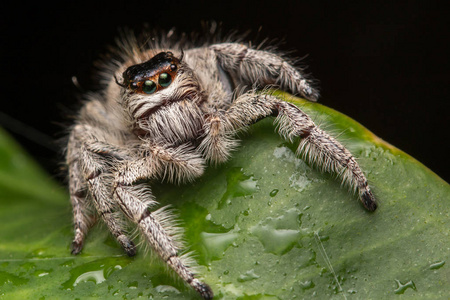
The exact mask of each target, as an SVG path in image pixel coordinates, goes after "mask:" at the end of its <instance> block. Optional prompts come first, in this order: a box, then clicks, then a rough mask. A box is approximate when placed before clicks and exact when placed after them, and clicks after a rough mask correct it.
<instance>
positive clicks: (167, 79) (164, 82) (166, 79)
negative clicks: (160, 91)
mask: <svg viewBox="0 0 450 300" xmlns="http://www.w3.org/2000/svg"><path fill="white" fill-rule="evenodd" d="M158 83H159V85H160V86H162V87H167V86H169V84H171V83H172V77H171V76H170V75H169V74H167V73H161V74H160V75H159V79H158Z"/></svg>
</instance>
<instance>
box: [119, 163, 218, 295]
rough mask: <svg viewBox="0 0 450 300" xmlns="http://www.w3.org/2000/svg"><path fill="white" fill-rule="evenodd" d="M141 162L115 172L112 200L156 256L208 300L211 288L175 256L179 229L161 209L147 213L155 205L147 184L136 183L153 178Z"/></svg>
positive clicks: (188, 262)
mask: <svg viewBox="0 0 450 300" xmlns="http://www.w3.org/2000/svg"><path fill="white" fill-rule="evenodd" d="M143 162H144V161H143V160H136V161H131V162H127V163H126V164H124V166H123V167H122V168H121V169H120V170H119V171H118V172H117V174H116V179H115V183H114V198H115V201H116V202H117V203H118V205H119V207H120V208H121V210H122V211H123V213H124V214H125V215H126V216H127V217H128V218H129V219H130V220H131V221H132V222H133V223H135V224H136V225H137V226H138V228H139V230H140V231H141V233H142V234H143V236H144V237H145V238H146V240H147V241H148V243H149V244H150V246H151V247H152V249H153V250H154V251H155V252H156V253H157V254H158V256H159V257H160V258H161V259H162V260H163V261H164V262H166V263H167V264H168V265H169V266H170V267H171V268H172V269H173V270H174V271H175V272H176V273H177V274H178V275H179V276H180V277H181V278H182V279H183V280H184V281H185V282H186V283H187V284H189V285H190V286H192V287H193V288H194V289H195V290H196V291H197V292H198V293H200V295H201V296H202V297H203V298H204V299H212V298H213V292H212V290H211V288H210V287H209V286H208V285H207V284H205V283H203V282H201V281H199V280H198V279H197V278H195V274H194V271H193V270H192V269H191V266H190V265H191V264H192V261H191V260H190V259H189V257H188V256H187V255H180V254H179V252H180V251H181V250H182V248H183V245H182V242H181V236H180V235H181V232H180V228H179V227H176V226H174V224H173V222H172V217H171V216H170V215H169V214H168V213H167V212H166V211H165V210H164V208H163V209H159V210H157V211H151V210H150V209H151V207H153V206H155V204H156V202H155V201H154V200H153V197H152V195H151V191H150V189H149V187H148V185H147V184H144V183H139V182H141V181H142V180H143V179H145V178H147V179H148V178H151V176H153V175H152V174H149V173H148V172H147V171H146V170H145V169H143V168H139V166H140V165H141V164H142V163H143ZM148 176H150V177H148Z"/></svg>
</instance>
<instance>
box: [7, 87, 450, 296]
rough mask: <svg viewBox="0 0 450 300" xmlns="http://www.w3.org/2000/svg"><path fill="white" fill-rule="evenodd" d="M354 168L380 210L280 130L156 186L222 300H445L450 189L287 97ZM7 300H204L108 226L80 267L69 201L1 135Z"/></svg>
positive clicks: (379, 144) (337, 119)
mask: <svg viewBox="0 0 450 300" xmlns="http://www.w3.org/2000/svg"><path fill="white" fill-rule="evenodd" d="M280 97H288V98H286V99H287V100H288V101H291V102H294V103H295V104H296V105H298V106H299V107H301V109H302V110H304V111H305V112H307V113H308V114H310V115H311V116H312V117H313V119H314V120H315V122H316V123H317V124H319V125H320V127H321V128H323V129H325V130H326V131H328V132H331V133H332V134H333V135H335V136H338V139H339V140H340V141H341V142H342V143H343V144H344V145H345V146H346V147H347V148H348V149H349V150H350V151H351V152H352V153H353V154H354V156H355V157H356V158H357V159H358V162H359V164H360V165H361V168H362V169H363V171H364V172H365V174H366V175H367V177H368V179H369V182H370V184H371V186H372V188H373V191H374V193H375V195H376V197H377V198H378V200H379V207H378V210H377V211H376V212H375V213H368V212H366V211H365V210H364V208H363V207H362V205H360V204H359V202H358V200H357V199H356V197H354V196H353V195H351V194H349V193H348V192H347V191H346V190H345V189H343V188H342V187H341V186H340V182H338V181H337V180H335V178H334V176H332V175H328V174H322V173H320V172H319V171H317V170H316V169H314V168H311V167H309V166H308V165H307V164H305V163H304V162H303V161H301V160H300V159H298V158H297V157H296V156H295V155H294V151H295V149H296V143H297V144H298V141H297V142H296V143H294V144H289V143H287V142H285V141H283V140H282V139H281V138H280V137H279V136H278V135H277V134H276V133H275V132H274V126H273V119H266V120H263V121H261V122H259V123H258V124H255V125H254V126H252V128H251V129H250V130H249V131H248V132H247V133H245V134H241V135H240V139H241V141H242V142H241V146H240V148H239V149H238V150H237V151H236V152H235V153H234V155H233V157H232V159H231V160H230V161H229V162H228V163H226V164H224V165H221V166H219V167H209V168H208V169H207V171H206V173H205V174H204V176H202V177H201V178H199V179H198V180H197V181H195V182H194V183H193V184H186V185H180V186H174V185H170V184H157V185H154V186H153V191H154V194H155V196H156V199H158V201H159V202H160V203H161V204H162V205H167V204H171V205H172V206H173V207H174V208H175V209H176V211H177V214H178V215H179V217H180V219H181V222H182V223H183V226H184V227H185V228H186V233H185V236H186V240H187V244H188V245H190V248H189V249H190V250H194V252H195V253H196V259H197V261H198V262H199V267H198V271H199V275H200V277H201V278H202V279H204V280H205V281H206V282H207V283H208V284H210V285H211V287H212V288H213V290H214V292H215V294H216V297H215V299H292V298H294V297H297V298H305V299H309V298H312V297H316V298H317V299H347V298H348V299H350V298H354V299H397V298H402V297H407V298H408V299H414V298H418V299H439V298H444V297H446V296H448V295H449V294H450V284H449V278H450V268H449V257H450V250H449V245H450V237H449V228H450V224H449V223H450V222H449V208H450V202H449V201H450V187H449V185H448V184H447V183H446V182H444V181H443V180H442V179H440V178H439V177H438V176H437V175H435V174H434V173H433V172H432V171H430V170H429V169H427V168H426V167H425V166H423V165H422V164H420V163H419V162H418V161H416V160H415V159H413V158H412V157H410V156H409V155H407V154H405V153H403V152H402V151H400V150H398V149H396V148H395V147H393V146H391V145H389V144H387V143H385V142H384V141H382V140H381V139H379V138H378V137H376V136H374V135H373V134H372V133H371V132H369V131H368V130H367V129H365V128H364V127H362V126H361V125H360V124H358V123H357V122H355V121H354V120H351V119H349V118H348V117H346V116H344V115H342V114H340V113H338V112H336V111H333V110H332V109H330V108H327V107H324V106H322V105H320V104H314V103H308V102H305V101H303V100H301V99H297V98H292V97H289V96H287V95H285V94H280ZM0 220H1V227H0V266H1V268H0V299H75V298H80V299H87V298H95V297H101V298H102V299H110V298H111V299H117V298H123V299H135V298H138V297H142V298H149V299H166V298H169V299H198V296H197V295H196V294H195V292H193V291H191V290H190V289H189V288H187V287H185V286H184V285H183V284H182V283H181V282H180V281H179V280H177V279H176V277H175V276H173V274H171V273H170V272H167V270H166V268H165V266H163V264H162V263H161V262H160V261H159V260H157V259H152V256H153V255H152V253H151V252H147V251H146V250H145V247H141V248H140V251H139V252H138V254H137V256H135V257H133V258H129V257H127V256H126V255H124V253H123V251H122V249H121V248H120V247H119V245H118V244H117V243H116V242H115V240H114V239H113V238H111V236H110V234H109V233H108V230H107V229H106V227H105V226H102V225H96V226H95V227H94V228H93V229H91V231H90V232H89V235H88V237H87V240H86V244H85V247H84V249H83V252H82V253H81V254H80V255H78V256H72V255H70V248H69V246H70V243H71V240H72V234H73V233H72V214H71V207H70V202H69V198H68V195H67V192H66V191H65V189H64V188H62V187H60V186H58V185H57V184H56V183H54V182H53V181H52V180H51V179H50V178H49V177H48V175H46V174H45V173H44V172H43V171H42V170H40V169H39V167H37V165H36V164H35V163H34V162H33V161H32V160H31V159H30V158H29V157H28V156H27V155H26V154H25V153H24V152H23V151H22V150H21V149H20V148H19V147H18V146H17V145H16V144H15V143H14V141H12V140H11V139H10V138H9V137H8V136H7V135H6V134H5V133H4V132H1V134H0Z"/></svg>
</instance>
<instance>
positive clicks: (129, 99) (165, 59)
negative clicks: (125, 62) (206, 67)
mask: <svg viewBox="0 0 450 300" xmlns="http://www.w3.org/2000/svg"><path fill="white" fill-rule="evenodd" d="M181 59H182V58H180V59H179V58H177V57H175V56H174V55H173V53H172V52H160V53H159V54H157V55H155V56H154V57H152V58H151V59H150V60H148V61H146V62H143V63H141V64H137V65H133V66H130V67H128V68H127V69H126V70H125V72H123V74H122V77H123V83H119V85H120V86H122V87H123V88H125V91H124V94H123V100H124V101H123V104H124V105H125V106H126V108H127V110H128V111H129V113H130V115H131V117H132V118H133V119H134V120H140V119H143V118H147V117H149V116H150V115H152V114H154V113H155V112H157V111H158V110H160V109H161V108H163V107H166V106H169V105H171V104H172V103H174V102H178V101H180V100H194V99H197V98H198V97H197V96H198V92H199V90H200V88H199V84H198V81H197V79H196V77H195V76H194V75H193V72H192V70H191V69H190V68H189V67H188V66H187V65H186V64H184V63H183V62H182V61H181Z"/></svg>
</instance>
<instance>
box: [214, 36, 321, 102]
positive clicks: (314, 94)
mask: <svg viewBox="0 0 450 300" xmlns="http://www.w3.org/2000/svg"><path fill="white" fill-rule="evenodd" d="M210 48H211V49H212V50H214V52H215V53H216V55H217V58H218V60H219V63H220V66H221V67H222V68H223V69H224V70H226V71H228V72H230V73H234V74H236V75H237V78H241V79H243V80H244V82H245V83H246V84H250V85H253V84H255V83H256V84H257V86H258V88H262V87H265V86H267V85H279V86H280V88H281V89H283V90H289V91H290V92H291V93H293V94H300V95H301V96H302V97H305V98H306V99H308V100H311V101H317V98H319V92H318V91H317V90H316V89H315V88H314V87H313V84H312V80H310V79H308V78H307V76H306V74H304V73H303V71H302V70H301V69H297V68H294V67H293V66H292V65H291V63H290V62H288V61H287V60H286V59H284V58H283V57H281V56H279V55H276V54H274V53H271V52H268V51H263V50H255V49H251V48H248V47H247V46H244V45H242V44H237V43H223V44H215V45H212V46H210Z"/></svg>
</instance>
